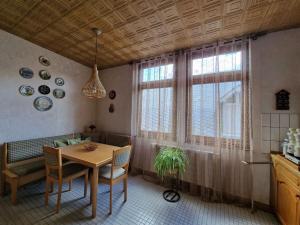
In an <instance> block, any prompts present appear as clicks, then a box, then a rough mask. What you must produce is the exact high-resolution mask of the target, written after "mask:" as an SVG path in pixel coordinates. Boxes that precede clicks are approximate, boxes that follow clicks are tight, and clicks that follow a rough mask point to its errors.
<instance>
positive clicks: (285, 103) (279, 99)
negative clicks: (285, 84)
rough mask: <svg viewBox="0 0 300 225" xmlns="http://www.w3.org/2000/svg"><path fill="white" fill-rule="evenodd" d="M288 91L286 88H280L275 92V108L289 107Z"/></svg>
mask: <svg viewBox="0 0 300 225" xmlns="http://www.w3.org/2000/svg"><path fill="white" fill-rule="evenodd" d="M289 95H290V93H289V92H288V91H286V90H283V89H282V90H280V91H279V92H277V93H276V110H289V109H290V100H289V99H290V97H289Z"/></svg>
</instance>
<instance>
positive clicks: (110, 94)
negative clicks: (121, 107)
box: [108, 90, 116, 99]
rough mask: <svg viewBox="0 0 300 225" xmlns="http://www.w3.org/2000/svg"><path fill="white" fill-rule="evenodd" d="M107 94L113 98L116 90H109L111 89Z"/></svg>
mask: <svg viewBox="0 0 300 225" xmlns="http://www.w3.org/2000/svg"><path fill="white" fill-rule="evenodd" d="M108 96H109V98H110V99H114V98H115V97H116V91H114V90H111V91H110V92H109V94H108Z"/></svg>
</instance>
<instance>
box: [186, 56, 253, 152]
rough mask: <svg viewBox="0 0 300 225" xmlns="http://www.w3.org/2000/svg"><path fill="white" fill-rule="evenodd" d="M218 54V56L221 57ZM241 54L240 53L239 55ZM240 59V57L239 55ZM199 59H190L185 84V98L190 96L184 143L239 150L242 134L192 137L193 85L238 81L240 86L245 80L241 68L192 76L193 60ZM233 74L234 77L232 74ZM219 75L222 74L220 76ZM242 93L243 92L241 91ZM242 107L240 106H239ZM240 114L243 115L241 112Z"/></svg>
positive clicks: (247, 78)
mask: <svg viewBox="0 0 300 225" xmlns="http://www.w3.org/2000/svg"><path fill="white" fill-rule="evenodd" d="M235 52H238V51H233V52H232V53H235ZM221 54H222V53H220V54H219V55H221ZM241 54H242V53H241ZM241 57H242V55H241ZM199 58H201V57H193V58H192V59H190V63H189V64H188V65H189V68H188V70H190V71H191V74H190V78H189V82H188V84H187V92H186V93H187V96H190V97H188V98H187V104H188V107H187V110H188V113H187V115H189V116H187V117H186V143H189V144H197V145H199V144H204V145H205V146H211V147H214V146H217V145H218V146H221V147H222V148H228V149H235V148H240V147H241V146H242V133H241V136H240V137H239V138H226V137H211V136H203V135H193V134H192V122H193V118H192V110H193V109H192V105H193V99H192V89H193V85H201V84H221V83H226V82H235V81H240V82H241V85H243V82H244V81H245V78H243V76H242V67H241V68H240V69H239V70H231V71H224V72H215V73H207V74H197V75H193V74H192V71H193V68H192V67H193V60H195V59H199ZM242 60H243V59H242V58H241V64H242ZM232 73H234V75H233V74H232ZM220 74H222V75H221V76H220ZM248 80H249V77H248V74H247V76H246V82H248ZM241 91H243V90H241ZM241 107H242V106H241ZM241 114H243V112H242V110H241ZM241 123H242V117H241Z"/></svg>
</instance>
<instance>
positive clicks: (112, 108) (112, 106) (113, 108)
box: [108, 104, 115, 113]
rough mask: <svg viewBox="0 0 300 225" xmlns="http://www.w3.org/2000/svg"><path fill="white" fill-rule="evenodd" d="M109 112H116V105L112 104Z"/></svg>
mask: <svg viewBox="0 0 300 225" xmlns="http://www.w3.org/2000/svg"><path fill="white" fill-rule="evenodd" d="M108 111H109V112H110V113H113V112H114V111H115V106H114V104H110V105H109V108H108Z"/></svg>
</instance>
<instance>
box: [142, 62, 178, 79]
mask: <svg viewBox="0 0 300 225" xmlns="http://www.w3.org/2000/svg"><path fill="white" fill-rule="evenodd" d="M173 70H174V66H173V64H168V65H163V66H157V67H150V68H146V69H143V75H142V81H143V82H148V81H158V80H166V79H173Z"/></svg>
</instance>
